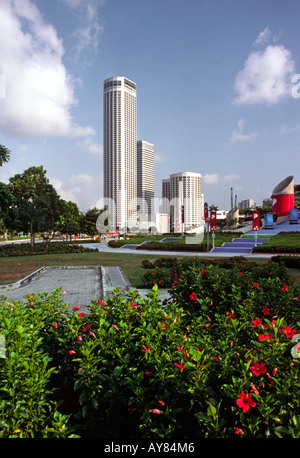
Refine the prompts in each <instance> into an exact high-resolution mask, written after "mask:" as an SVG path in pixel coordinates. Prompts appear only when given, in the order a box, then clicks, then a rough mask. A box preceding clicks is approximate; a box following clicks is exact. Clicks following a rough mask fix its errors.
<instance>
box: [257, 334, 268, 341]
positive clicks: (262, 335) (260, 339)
mask: <svg viewBox="0 0 300 458" xmlns="http://www.w3.org/2000/svg"><path fill="white" fill-rule="evenodd" d="M270 338H271V336H270V334H259V335H258V340H259V341H260V342H261V341H263V340H270Z"/></svg>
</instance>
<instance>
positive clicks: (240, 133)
mask: <svg viewBox="0 0 300 458" xmlns="http://www.w3.org/2000/svg"><path fill="white" fill-rule="evenodd" d="M244 127H245V120H244V119H240V120H239V121H238V123H237V127H236V129H234V131H233V133H232V135H231V139H230V142H231V143H238V142H243V143H244V142H249V141H251V140H253V138H255V137H256V135H257V134H256V132H251V133H250V134H246V133H245V132H244Z"/></svg>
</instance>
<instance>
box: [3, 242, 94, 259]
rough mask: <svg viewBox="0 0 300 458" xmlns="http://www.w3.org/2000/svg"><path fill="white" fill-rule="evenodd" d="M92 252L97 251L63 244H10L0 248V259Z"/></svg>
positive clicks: (71, 244)
mask: <svg viewBox="0 0 300 458" xmlns="http://www.w3.org/2000/svg"><path fill="white" fill-rule="evenodd" d="M92 251H98V249H97V248H95V249H94V248H88V247H83V246H81V245H77V244H73V243H70V244H69V243H65V242H51V243H45V242H42V243H35V244H34V246H33V247H31V245H30V243H10V244H5V245H1V246H0V257H8V256H31V255H32V256H35V255H43V254H64V253H85V252H92Z"/></svg>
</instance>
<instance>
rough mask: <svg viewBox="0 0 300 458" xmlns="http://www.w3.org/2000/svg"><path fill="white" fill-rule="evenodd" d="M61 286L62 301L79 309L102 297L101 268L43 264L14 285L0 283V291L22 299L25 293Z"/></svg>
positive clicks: (50, 289) (8, 295) (8, 296)
mask: <svg viewBox="0 0 300 458" xmlns="http://www.w3.org/2000/svg"><path fill="white" fill-rule="evenodd" d="M54 288H62V290H63V291H66V293H65V294H64V296H63V299H64V301H65V302H66V303H67V304H69V306H70V309H71V308H72V306H73V305H76V306H80V307H81V310H83V309H84V308H85V306H86V305H88V304H90V303H91V301H92V300H97V299H102V297H103V296H102V280H101V268H100V267H94V266H91V267H43V268H41V269H39V270H38V271H37V272H34V273H33V274H32V275H30V276H28V277H26V278H25V279H23V280H21V281H20V282H17V283H15V284H13V285H8V286H6V287H5V286H1V288H0V294H1V295H5V296H7V300H8V301H22V300H23V299H24V297H25V296H26V295H27V294H32V293H41V292H47V293H48V292H49V293H51V292H52V291H53V289H54Z"/></svg>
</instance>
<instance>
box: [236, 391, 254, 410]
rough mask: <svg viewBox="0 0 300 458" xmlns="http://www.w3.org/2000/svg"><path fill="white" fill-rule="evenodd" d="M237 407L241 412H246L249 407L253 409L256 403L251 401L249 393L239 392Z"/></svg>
mask: <svg viewBox="0 0 300 458" xmlns="http://www.w3.org/2000/svg"><path fill="white" fill-rule="evenodd" d="M236 403H237V405H238V406H239V407H240V408H241V409H242V410H243V412H248V411H249V409H250V407H255V406H256V402H255V401H254V400H253V399H252V395H251V393H244V391H242V392H241V394H240V397H239V399H237V400H236Z"/></svg>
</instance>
